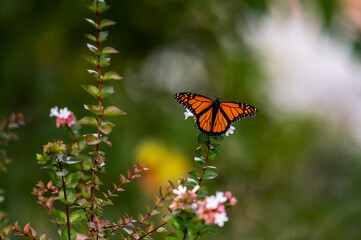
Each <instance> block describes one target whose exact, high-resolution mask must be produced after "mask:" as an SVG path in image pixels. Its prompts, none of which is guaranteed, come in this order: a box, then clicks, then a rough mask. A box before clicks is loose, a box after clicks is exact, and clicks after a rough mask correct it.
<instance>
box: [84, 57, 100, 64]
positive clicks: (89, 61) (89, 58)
mask: <svg viewBox="0 0 361 240" xmlns="http://www.w3.org/2000/svg"><path fill="white" fill-rule="evenodd" d="M83 58H84V59H85V60H86V61H87V62H88V63H90V64H92V65H93V66H95V67H96V66H97V65H98V62H97V60H96V59H95V58H94V57H91V56H88V55H85V56H83Z"/></svg>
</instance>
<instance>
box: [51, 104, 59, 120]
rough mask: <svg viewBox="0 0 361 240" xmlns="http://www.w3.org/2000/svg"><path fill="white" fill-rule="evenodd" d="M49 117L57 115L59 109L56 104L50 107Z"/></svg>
mask: <svg viewBox="0 0 361 240" xmlns="http://www.w3.org/2000/svg"><path fill="white" fill-rule="evenodd" d="M49 116H50V117H59V111H58V106H55V107H53V108H52V109H50V115H49Z"/></svg>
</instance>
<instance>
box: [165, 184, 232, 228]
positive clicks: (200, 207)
mask: <svg viewBox="0 0 361 240" xmlns="http://www.w3.org/2000/svg"><path fill="white" fill-rule="evenodd" d="M198 190H199V185H197V186H195V187H194V188H193V190H188V191H187V187H185V186H181V185H179V186H178V189H174V190H173V193H174V194H176V195H177V196H176V197H175V198H174V200H173V202H172V204H171V205H170V208H171V209H173V210H176V209H181V210H186V209H193V210H194V212H195V213H196V215H197V218H198V219H200V220H204V221H205V223H206V224H207V225H211V224H217V225H218V226H219V227H223V225H224V223H225V222H227V221H228V217H227V214H226V208H225V206H226V205H227V204H228V205H235V204H236V203H237V200H236V198H235V197H232V194H231V192H226V193H223V192H217V193H216V195H212V196H210V197H206V198H205V199H204V200H200V199H198V195H197V191H198Z"/></svg>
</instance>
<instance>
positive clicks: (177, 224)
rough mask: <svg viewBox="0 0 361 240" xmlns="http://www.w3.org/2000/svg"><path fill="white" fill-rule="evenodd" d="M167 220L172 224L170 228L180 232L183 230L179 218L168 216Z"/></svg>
mask: <svg viewBox="0 0 361 240" xmlns="http://www.w3.org/2000/svg"><path fill="white" fill-rule="evenodd" d="M167 220H168V221H169V222H170V223H171V224H172V226H173V227H174V228H175V229H177V230H180V231H183V230H184V220H183V218H181V217H179V216H170V217H168V218H167Z"/></svg>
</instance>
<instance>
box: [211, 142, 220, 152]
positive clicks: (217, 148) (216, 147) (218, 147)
mask: <svg viewBox="0 0 361 240" xmlns="http://www.w3.org/2000/svg"><path fill="white" fill-rule="evenodd" d="M211 147H212V148H214V149H215V150H217V151H220V150H221V145H219V144H217V143H213V144H211Z"/></svg>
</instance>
